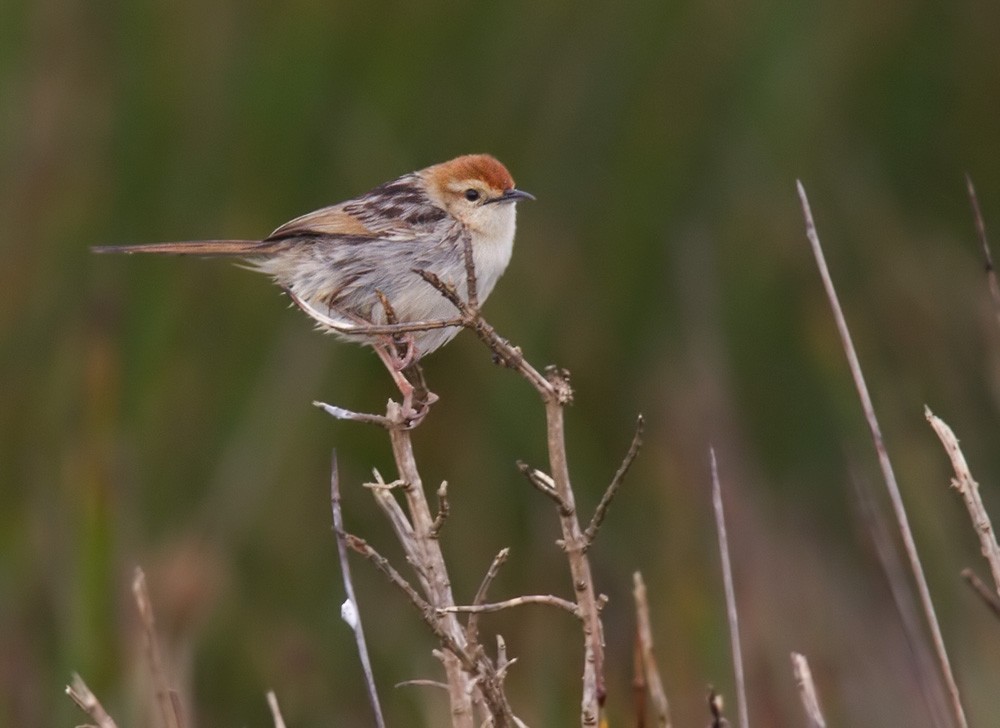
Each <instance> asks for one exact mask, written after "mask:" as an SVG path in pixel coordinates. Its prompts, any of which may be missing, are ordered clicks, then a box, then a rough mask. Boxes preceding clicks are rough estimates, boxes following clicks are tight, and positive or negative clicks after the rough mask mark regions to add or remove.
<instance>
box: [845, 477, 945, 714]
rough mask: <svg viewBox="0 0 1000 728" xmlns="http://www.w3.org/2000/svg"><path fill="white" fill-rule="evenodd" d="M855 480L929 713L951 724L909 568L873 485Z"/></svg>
mask: <svg viewBox="0 0 1000 728" xmlns="http://www.w3.org/2000/svg"><path fill="white" fill-rule="evenodd" d="M852 482H853V486H854V493H855V496H856V499H857V505H858V510H859V513H860V516H861V520H862V521H863V522H864V524H865V527H866V528H867V529H868V534H869V535H870V536H871V539H872V543H873V544H874V546H875V554H876V556H877V557H878V561H879V565H880V566H881V567H882V571H883V572H884V573H885V578H886V581H887V582H888V583H889V591H890V593H891V594H892V600H893V604H895V606H896V611H897V612H898V613H899V619H900V621H901V622H902V627H903V634H904V635H905V636H906V644H907V646H908V647H909V649H910V653H911V656H912V658H913V659H912V660H911V661H910V662H911V664H912V668H913V671H914V674H915V677H916V680H917V685H918V686H919V689H920V696H921V698H923V700H924V703H925V707H926V710H927V713H926V714H927V716H928V718H929V719H930V722H931V724H932V725H933V726H935V728H942V727H943V726H950V725H952V720H951V712H950V709H949V707H948V699H947V698H946V697H945V694H944V685H942V683H941V680H940V679H939V678H938V670H937V667H936V666H935V663H934V655H933V654H932V652H931V648H930V646H929V645H928V644H927V640H926V639H925V638H924V631H923V629H922V628H921V626H920V612H919V610H918V608H917V605H916V603H915V602H914V598H913V593H912V591H911V589H910V587H909V582H908V581H907V579H906V568H905V567H904V566H903V563H902V561H901V560H900V556H899V551H898V550H897V549H896V546H895V542H894V541H893V539H892V536H891V534H890V533H889V526H888V524H887V523H886V519H885V516H884V515H883V513H882V512H881V511H880V510H879V509H878V507H877V505H876V503H875V496H874V494H873V493H872V492H871V490H870V489H868V488H865V487H863V486H862V485H861V483H860V482H859V481H858V480H857V479H856V478H855V479H853V481H852Z"/></svg>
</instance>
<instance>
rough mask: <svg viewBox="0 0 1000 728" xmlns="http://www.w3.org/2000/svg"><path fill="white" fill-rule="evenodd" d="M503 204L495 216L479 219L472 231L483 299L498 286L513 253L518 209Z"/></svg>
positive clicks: (474, 259) (474, 256)
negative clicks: (497, 283) (498, 281)
mask: <svg viewBox="0 0 1000 728" xmlns="http://www.w3.org/2000/svg"><path fill="white" fill-rule="evenodd" d="M500 204H501V205H502V207H500V209H496V210H491V211H490V212H491V213H493V214H491V215H489V216H488V217H486V219H480V220H477V222H479V223H480V224H479V225H476V227H475V228H474V230H473V242H474V244H473V246H472V259H473V261H474V262H475V264H476V278H477V282H478V284H479V285H478V288H479V294H480V297H481V298H485V297H486V295H487V294H489V292H490V291H491V290H492V289H493V286H494V285H496V282H497V280H498V279H499V278H500V275H501V274H502V273H503V272H504V270H505V269H506V268H507V264H508V263H510V258H511V254H512V253H513V251H514V229H515V226H516V215H517V213H516V208H515V207H514V205H513V204H510V203H500Z"/></svg>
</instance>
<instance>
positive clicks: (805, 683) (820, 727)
mask: <svg viewBox="0 0 1000 728" xmlns="http://www.w3.org/2000/svg"><path fill="white" fill-rule="evenodd" d="M792 672H793V673H794V674H795V684H796V685H798V687H799V697H800V698H802V707H803V708H805V711H806V717H807V718H808V719H809V726H810V728H826V719H825V718H824V717H823V711H822V710H820V707H819V695H818V694H817V693H816V684H815V683H814V682H813V676H812V670H810V669H809V661H808V660H806V656H805V655H800V654H799V653H798V652H793V653H792Z"/></svg>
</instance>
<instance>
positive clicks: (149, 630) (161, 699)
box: [132, 567, 184, 728]
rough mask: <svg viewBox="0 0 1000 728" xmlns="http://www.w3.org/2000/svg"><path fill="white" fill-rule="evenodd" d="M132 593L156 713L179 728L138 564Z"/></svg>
mask: <svg viewBox="0 0 1000 728" xmlns="http://www.w3.org/2000/svg"><path fill="white" fill-rule="evenodd" d="M132 594H133V596H134V597H135V605H136V608H137V609H138V610H139V618H140V620H141V621H142V628H143V635H144V637H145V645H146V661H147V662H148V663H149V673H150V676H151V677H152V680H153V689H154V690H155V692H156V703H157V705H158V706H159V707H160V716H161V717H162V718H163V724H164V725H165V726H167V728H182V727H183V725H184V721H183V719H182V717H181V710H180V705H179V700H178V699H177V698H176V697H175V691H174V690H173V689H172V688H171V687H170V684H169V683H168V682H167V676H166V673H165V672H164V670H163V660H162V658H161V657H160V645H159V640H157V638H156V621H155V619H154V617H153V604H152V602H151V601H150V599H149V592H148V591H147V590H146V575H145V574H144V573H143V571H142V569H140V568H138V567H136V570H135V576H134V577H133V579H132Z"/></svg>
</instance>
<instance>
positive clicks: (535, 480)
mask: <svg viewBox="0 0 1000 728" xmlns="http://www.w3.org/2000/svg"><path fill="white" fill-rule="evenodd" d="M515 465H516V466H517V469H518V470H519V471H520V472H521V474H522V475H523V476H524V477H526V478H527V479H528V482H529V483H531V484H532V485H533V486H535V488H536V489H537V490H538V491H539V492H540V493H541V494H542V495H544V496H545V497H547V498H551V499H552V502H553V503H555V504H556V506H558V508H559V513H560V514H562V515H563V516H570V515H573V511H572V510H571V509H570V506H568V505H567V504H566V503H565V501H563V499H562V496H560V495H559V492H558V491H557V490H556V483H555V481H554V480H552V476H550V475H548V474H547V473H544V472H542V471H541V470H539V469H538V468H535V467H532V466H531V465H528V464H527V463H526V462H524V461H523V460H518V461H517V462H516V463H515Z"/></svg>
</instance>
